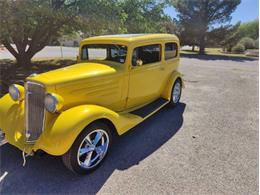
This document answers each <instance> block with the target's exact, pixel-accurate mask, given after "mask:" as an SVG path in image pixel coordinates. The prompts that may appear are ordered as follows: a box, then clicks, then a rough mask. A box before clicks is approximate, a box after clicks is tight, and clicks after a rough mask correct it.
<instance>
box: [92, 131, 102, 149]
mask: <svg viewBox="0 0 260 195" xmlns="http://www.w3.org/2000/svg"><path fill="white" fill-rule="evenodd" d="M102 136H103V132H100V131H98V132H97V133H96V136H95V139H94V141H93V142H92V144H93V145H94V146H96V145H97V143H98V142H99V140H100V139H101V138H102Z"/></svg>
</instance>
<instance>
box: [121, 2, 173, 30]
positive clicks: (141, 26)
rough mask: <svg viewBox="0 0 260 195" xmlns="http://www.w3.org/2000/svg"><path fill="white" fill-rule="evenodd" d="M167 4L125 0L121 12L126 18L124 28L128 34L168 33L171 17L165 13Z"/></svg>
mask: <svg viewBox="0 0 260 195" xmlns="http://www.w3.org/2000/svg"><path fill="white" fill-rule="evenodd" d="M165 6H166V4H165V3H164V2H162V1H158V0H124V1H120V3H119V7H120V9H119V12H120V13H121V14H122V15H123V16H124V18H123V19H124V20H123V26H124V28H125V29H126V31H127V32H128V33H160V32H166V31H167V27H171V26H170V25H169V21H170V20H171V18H170V17H168V16H166V15H165V13H164V8H165Z"/></svg>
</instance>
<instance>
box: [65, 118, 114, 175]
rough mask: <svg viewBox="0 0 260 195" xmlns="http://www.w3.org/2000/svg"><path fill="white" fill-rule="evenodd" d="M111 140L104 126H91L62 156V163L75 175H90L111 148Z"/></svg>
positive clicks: (98, 123) (106, 127)
mask: <svg viewBox="0 0 260 195" xmlns="http://www.w3.org/2000/svg"><path fill="white" fill-rule="evenodd" d="M111 138H112V136H111V132H110V129H109V127H108V126H107V125H106V124H104V123H101V122H97V123H94V124H91V125H90V126H88V127H87V128H85V129H84V130H83V132H82V133H81V134H80V135H79V136H78V137H77V139H76V140H75V142H74V143H73V145H72V147H71V148H70V149H69V151H68V152H67V153H66V154H64V155H63V156H62V160H63V163H64V164H65V166H66V167H67V168H68V169H70V170H71V171H73V172H75V173H78V174H87V173H90V172H91V171H93V170H95V169H96V168H97V167H98V166H99V165H100V164H101V163H102V162H103V161H104V159H105V157H106V155H107V153H108V151H109V149H110V146H111V141H112V139H111Z"/></svg>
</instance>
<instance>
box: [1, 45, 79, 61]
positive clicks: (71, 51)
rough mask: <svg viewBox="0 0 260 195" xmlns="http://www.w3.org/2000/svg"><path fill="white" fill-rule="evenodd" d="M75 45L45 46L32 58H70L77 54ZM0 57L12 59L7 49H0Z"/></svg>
mask: <svg viewBox="0 0 260 195" xmlns="http://www.w3.org/2000/svg"><path fill="white" fill-rule="evenodd" d="M78 50H79V49H78V48H77V47H58V46H46V47H45V48H44V49H43V50H41V51H40V52H38V53H37V54H36V55H35V56H34V58H60V57H64V58H70V57H76V56H77V55H78ZM0 59H14V57H13V56H12V55H11V53H9V51H8V50H7V49H0Z"/></svg>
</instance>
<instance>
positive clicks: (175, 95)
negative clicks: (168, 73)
mask: <svg viewBox="0 0 260 195" xmlns="http://www.w3.org/2000/svg"><path fill="white" fill-rule="evenodd" d="M181 90H182V86H181V79H180V78H178V79H177V80H176V81H175V82H174V84H173V86H172V92H171V101H170V105H172V106H176V105H177V104H178V103H179V101H180V99H181V92H182V91H181Z"/></svg>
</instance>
